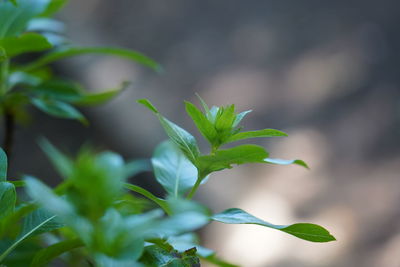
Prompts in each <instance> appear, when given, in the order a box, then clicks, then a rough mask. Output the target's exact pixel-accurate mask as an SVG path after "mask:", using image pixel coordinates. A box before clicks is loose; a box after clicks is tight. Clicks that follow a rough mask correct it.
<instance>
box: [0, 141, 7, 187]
mask: <svg viewBox="0 0 400 267" xmlns="http://www.w3.org/2000/svg"><path fill="white" fill-rule="evenodd" d="M6 180H7V155H6V153H5V152H4V150H3V149H2V148H1V147H0V182H5V181H6Z"/></svg>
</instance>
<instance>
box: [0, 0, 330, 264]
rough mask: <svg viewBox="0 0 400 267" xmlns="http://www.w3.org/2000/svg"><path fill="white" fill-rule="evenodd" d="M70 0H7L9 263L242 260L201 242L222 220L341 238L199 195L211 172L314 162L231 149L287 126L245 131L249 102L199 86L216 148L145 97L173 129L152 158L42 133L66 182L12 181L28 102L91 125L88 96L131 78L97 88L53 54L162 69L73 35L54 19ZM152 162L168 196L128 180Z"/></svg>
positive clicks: (1, 11) (2, 238) (3, 63)
mask: <svg viewBox="0 0 400 267" xmlns="http://www.w3.org/2000/svg"><path fill="white" fill-rule="evenodd" d="M66 2H67V1H66V0H18V1H11V0H10V1H6V0H0V116H2V117H3V118H4V121H5V125H6V126H5V142H4V150H3V149H0V264H2V266H31V267H35V266H46V265H51V263H52V262H53V260H55V259H58V260H61V261H63V262H64V263H65V264H67V265H68V266H93V265H95V266H101V267H102V266H107V267H108V266H183V267H184V266H187V267H189V266H200V259H202V260H205V261H209V262H211V263H214V264H215V265H217V266H235V265H233V264H230V263H227V262H225V261H223V260H221V259H219V258H218V257H217V255H216V253H215V252H214V251H212V250H210V249H207V248H205V247H202V246H201V245H200V244H199V240H198V237H197V235H196V234H195V231H196V230H198V229H200V228H202V227H204V226H206V225H207V224H208V223H210V222H211V221H216V222H222V223H229V224H232V223H233V224H256V225H260V226H264V227H268V228H272V229H276V230H279V231H282V232H285V233H288V234H291V235H293V236H296V237H298V238H301V239H304V240H308V241H312V242H328V241H333V240H335V238H334V237H333V236H332V235H331V234H330V233H329V232H328V231H327V230H326V229H324V228H323V227H321V226H318V225H315V224H310V223H296V224H292V225H275V224H272V223H269V222H266V221H264V220H261V219H259V218H257V217H255V216H253V215H251V214H249V213H247V212H245V211H243V210H241V209H238V208H230V209H227V210H225V211H222V212H220V213H216V214H213V212H211V211H210V210H209V209H208V208H207V207H204V206H203V205H202V204H200V203H198V202H196V201H193V200H192V198H193V196H194V195H195V194H196V192H197V190H198V188H199V186H200V185H202V184H204V183H205V182H206V181H207V180H208V178H209V177H210V175H211V174H213V173H214V172H218V171H222V170H224V169H230V168H232V167H233V166H234V165H241V164H247V163H263V164H281V165H286V164H297V165H300V166H303V167H306V168H308V167H307V165H306V163H305V162H303V161H301V160H298V159H296V160H282V159H276V158H270V157H269V153H268V151H267V150H266V149H265V148H263V147H261V146H258V145H254V144H241V145H237V146H233V147H232V146H231V147H229V148H224V146H225V145H226V144H230V143H234V142H237V141H242V142H243V141H245V140H247V139H251V138H260V137H280V136H287V135H286V134H285V133H284V132H282V131H279V130H275V129H262V130H256V131H242V128H241V127H240V126H239V124H240V123H241V121H242V120H243V119H244V117H245V116H246V115H247V114H248V113H249V112H250V111H244V112H241V113H237V112H236V110H235V106H234V105H229V106H226V107H216V106H213V107H211V108H209V107H208V106H207V104H205V102H204V101H203V100H202V99H201V98H200V97H199V101H200V103H201V105H202V107H203V110H201V109H199V108H198V107H196V106H195V105H194V104H193V103H190V102H185V107H186V112H187V113H188V115H189V116H190V117H191V119H192V120H193V122H194V124H195V125H196V127H197V128H198V130H199V131H200V133H201V134H202V135H203V136H204V138H205V139H206V140H207V141H208V142H209V144H210V151H209V153H205V154H204V153H202V152H201V151H200V148H199V147H198V145H197V141H196V139H195V137H194V136H193V135H191V134H190V133H189V132H188V131H186V130H184V129H183V128H181V127H180V126H178V125H176V124H175V123H173V122H172V121H170V120H168V119H167V118H165V117H164V116H163V115H161V113H160V112H159V111H158V109H157V108H156V107H155V106H154V105H153V104H152V103H151V102H150V101H148V100H146V99H141V100H138V102H139V103H141V104H143V105H144V106H145V107H147V108H148V109H149V110H151V111H152V112H153V113H154V114H155V115H156V117H157V118H158V119H159V121H160V123H161V125H162V127H163V128H164V130H165V132H166V134H167V136H168V137H169V140H167V141H165V142H162V143H161V144H160V145H159V146H158V147H157V148H156V149H155V152H154V155H153V157H152V158H151V160H150V161H149V162H147V161H140V160H136V161H125V160H124V159H123V158H122V157H121V156H120V155H119V154H117V153H115V152H111V151H105V152H95V151H94V150H93V149H92V148H89V147H84V148H82V149H81V150H80V151H79V153H78V154H77V155H76V156H75V157H70V156H68V155H65V154H64V153H62V152H61V151H59V150H58V149H57V148H56V147H55V146H53V145H52V144H51V143H50V142H49V141H47V140H46V139H42V140H40V141H39V144H40V146H41V148H42V150H43V151H44V152H45V153H46V154H47V156H48V158H49V160H50V161H51V163H52V165H53V166H54V168H55V169H56V170H57V171H58V173H59V175H60V177H61V178H62V179H63V180H62V182H61V183H60V184H59V185H58V186H57V187H56V188H54V189H53V188H50V187H48V186H47V185H46V184H44V183H43V182H42V181H41V180H40V179H38V178H35V177H33V176H30V175H25V176H23V177H22V179H21V180H12V181H10V180H9V179H8V178H9V177H8V176H7V167H8V161H9V159H8V157H7V154H8V156H9V155H10V154H11V148H12V146H11V145H12V142H11V140H12V128H13V124H14V123H15V122H17V123H21V122H24V121H26V119H27V118H28V117H29V113H28V112H27V106H29V105H32V106H34V107H36V108H38V109H39V110H41V111H43V112H45V113H47V114H49V115H50V116H54V117H59V118H64V119H74V120H77V121H80V122H81V123H83V124H88V121H87V119H86V118H85V117H84V115H83V114H82V113H81V112H80V111H79V109H78V108H77V107H78V106H89V105H98V104H101V103H103V102H105V101H108V100H110V99H112V98H113V97H115V96H116V95H118V94H119V93H120V92H121V91H122V90H123V89H124V88H125V87H126V86H127V84H126V83H122V85H121V86H119V87H117V88H115V89H111V90H105V91H104V92H102V93H96V94H92V93H90V92H89V91H87V90H85V89H84V88H83V87H82V86H81V85H79V84H78V83H76V82H75V81H69V80H66V79H62V78H60V77H58V76H56V75H54V73H53V71H52V68H51V64H52V63H54V62H55V61H58V60H61V59H64V58H68V57H72V56H78V55H82V54H93V53H94V54H105V55H114V56H118V57H123V58H126V59H128V60H133V61H135V62H137V63H139V64H142V65H144V66H147V67H150V68H151V69H153V70H156V71H159V70H160V69H161V68H160V66H159V65H158V64H157V63H156V62H154V61H153V60H151V59H150V58H148V57H146V56H144V55H142V54H141V53H139V52H136V51H131V50H126V49H120V48H111V47H75V46H72V45H71V44H70V43H69V42H68V41H67V39H66V38H65V37H64V36H63V35H62V31H63V28H64V27H63V24H62V23H61V22H59V21H57V20H55V19H53V18H52V15H53V14H54V13H55V12H57V11H58V10H59V9H61V8H62V7H63V6H64V4H66ZM26 55H29V57H28V58H29V60H27V58H25V56H26ZM149 163H150V164H149ZM148 170H152V171H153V173H154V176H155V179H156V181H157V182H158V183H159V184H160V185H161V186H162V187H163V188H164V190H165V197H163V198H160V197H158V196H155V195H154V194H153V193H151V192H150V191H148V190H147V189H145V188H142V187H139V186H138V185H135V184H131V183H129V182H128V178H129V177H132V176H134V175H136V174H137V173H139V172H141V171H148ZM16 187H24V188H25V190H24V191H25V192H26V193H27V195H28V196H29V199H30V200H28V201H26V200H24V198H21V197H18V196H17V191H16ZM132 193H133V194H132Z"/></svg>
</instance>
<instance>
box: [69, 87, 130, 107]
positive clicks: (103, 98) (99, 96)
mask: <svg viewBox="0 0 400 267" xmlns="http://www.w3.org/2000/svg"><path fill="white" fill-rule="evenodd" d="M129 84H130V83H129V82H124V83H122V85H121V86H120V87H119V88H116V89H112V90H107V91H104V92H100V93H92V94H83V95H81V97H80V98H79V99H78V100H76V101H73V103H74V104H75V105H79V106H93V105H100V104H103V103H105V102H107V101H109V100H111V99H113V98H114V97H116V96H117V95H118V94H119V93H121V92H122V91H123V90H125V89H126V87H128V85H129Z"/></svg>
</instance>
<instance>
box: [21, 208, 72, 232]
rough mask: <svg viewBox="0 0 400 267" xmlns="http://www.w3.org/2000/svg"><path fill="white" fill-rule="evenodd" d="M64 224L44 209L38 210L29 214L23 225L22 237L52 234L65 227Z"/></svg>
mask: <svg viewBox="0 0 400 267" xmlns="http://www.w3.org/2000/svg"><path fill="white" fill-rule="evenodd" d="M63 226H64V224H63V223H61V222H59V221H58V220H57V216H56V215H54V214H51V213H49V212H48V211H46V210H44V209H41V208H39V209H36V210H34V211H32V212H31V213H29V214H28V215H27V216H26V217H25V218H24V221H23V223H22V230H21V234H20V236H21V237H22V236H26V235H29V236H33V235H38V234H41V233H45V232H50V231H53V230H56V229H59V228H61V227H63Z"/></svg>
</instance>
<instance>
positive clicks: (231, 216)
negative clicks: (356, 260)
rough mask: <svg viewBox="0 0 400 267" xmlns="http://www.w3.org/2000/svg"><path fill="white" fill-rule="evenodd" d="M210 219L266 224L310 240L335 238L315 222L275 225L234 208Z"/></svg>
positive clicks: (326, 240) (327, 240) (320, 240)
mask: <svg viewBox="0 0 400 267" xmlns="http://www.w3.org/2000/svg"><path fill="white" fill-rule="evenodd" d="M211 219H212V220H214V221H218V222H222V223H228V224H257V225H261V226H266V227H269V228H273V229H276V230H280V231H283V232H286V233H288V234H291V235H294V236H296V237H298V238H301V239H304V240H308V241H311V242H329V241H334V240H336V239H335V237H334V236H332V235H331V234H330V233H329V232H328V231H327V230H326V229H325V228H323V227H321V226H319V225H316V224H311V223H296V224H292V225H276V224H272V223H269V222H266V221H263V220H261V219H259V218H257V217H254V216H253V215H251V214H249V213H247V212H245V211H243V210H241V209H236V208H232V209H227V210H225V211H223V212H221V213H218V214H215V215H214V216H212V218H211Z"/></svg>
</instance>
